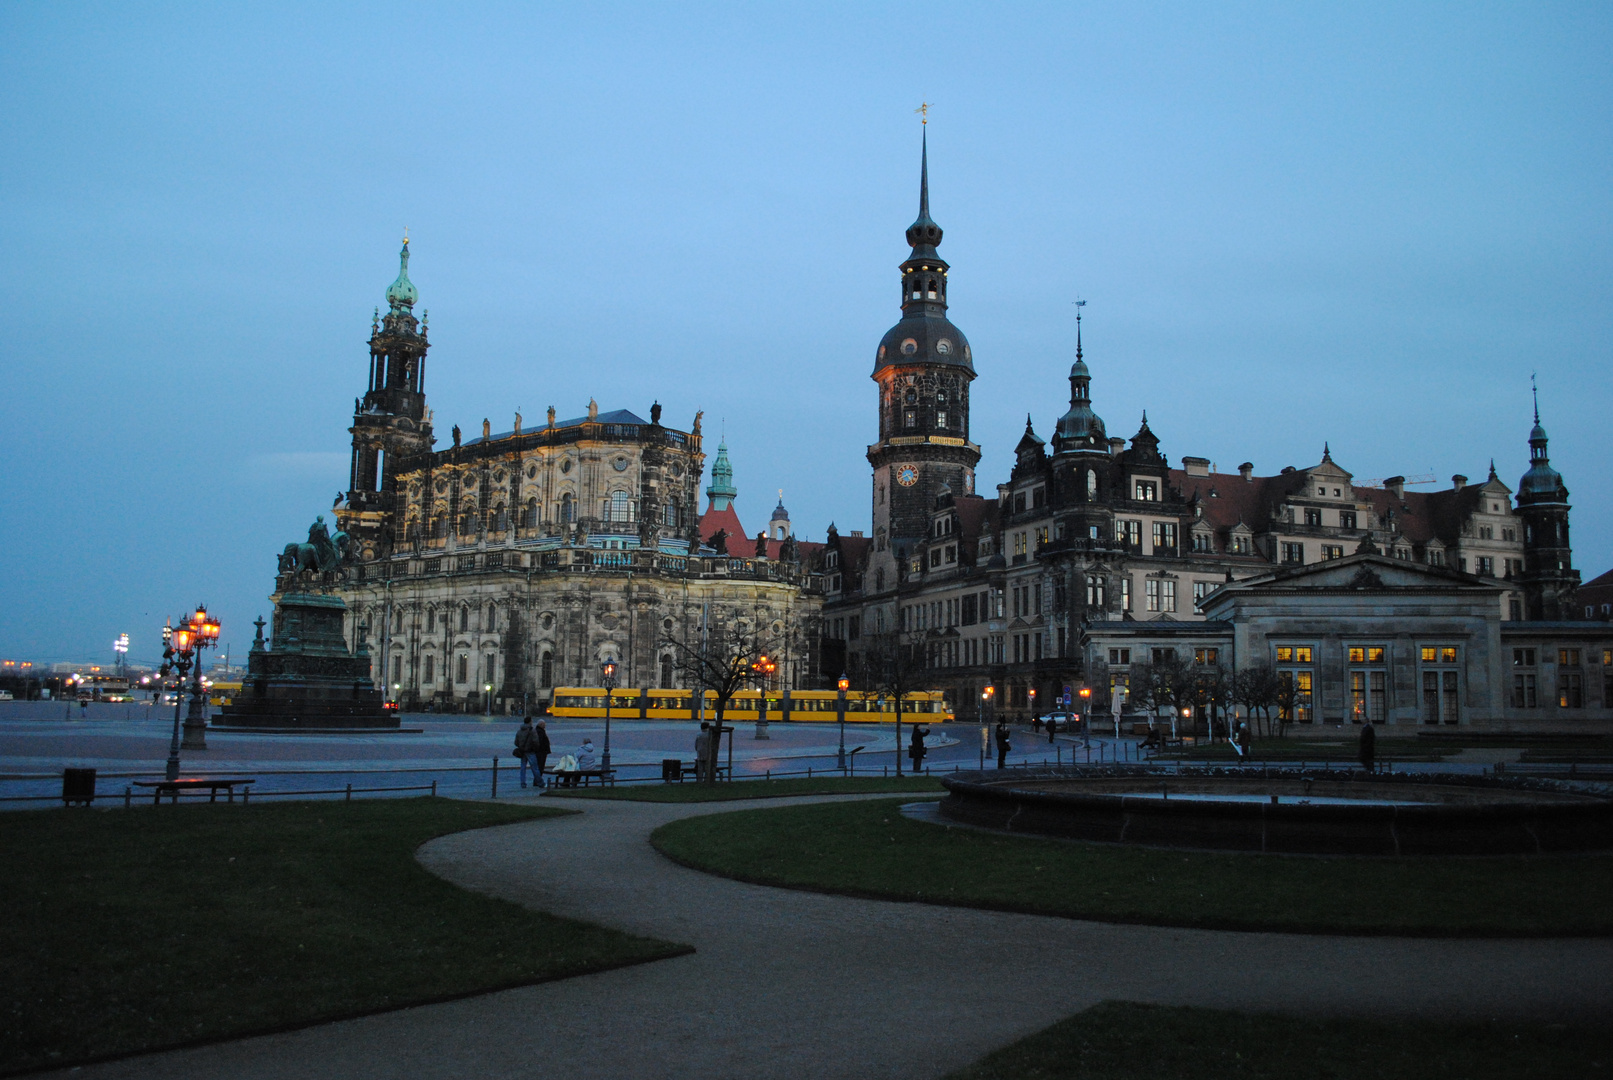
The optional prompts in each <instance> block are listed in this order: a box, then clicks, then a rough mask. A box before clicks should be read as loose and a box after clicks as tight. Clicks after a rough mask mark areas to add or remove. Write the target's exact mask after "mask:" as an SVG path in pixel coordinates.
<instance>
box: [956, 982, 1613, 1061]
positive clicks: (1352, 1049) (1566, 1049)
mask: <svg viewBox="0 0 1613 1080" xmlns="http://www.w3.org/2000/svg"><path fill="white" fill-rule="evenodd" d="M1610 1065H1613V1048H1610V1047H1609V1045H1608V1041H1607V1038H1606V1036H1605V1034H1604V1033H1602V1032H1600V1031H1596V1030H1593V1029H1591V1028H1589V1027H1569V1026H1566V1025H1561V1024H1550V1025H1548V1024H1519V1023H1506V1022H1502V1021H1492V1022H1490V1023H1487V1024H1451V1023H1430V1022H1421V1023H1378V1022H1372V1021H1364V1020H1301V1019H1293V1018H1290V1017H1283V1016H1247V1015H1244V1014H1241V1013H1233V1012H1221V1011H1219V1010H1214V1009H1186V1008H1166V1007H1162V1006H1155V1005H1136V1004H1132V1003H1129V1002H1116V1001H1109V1002H1104V1003H1103V1004H1101V1005H1097V1006H1094V1007H1093V1008H1090V1009H1088V1010H1086V1011H1085V1012H1082V1013H1077V1014H1076V1015H1075V1016H1072V1017H1070V1018H1069V1019H1068V1020H1062V1021H1060V1022H1059V1023H1057V1024H1054V1025H1053V1026H1052V1027H1050V1028H1047V1029H1045V1030H1043V1031H1039V1032H1037V1033H1036V1034H1035V1035H1032V1036H1030V1037H1029V1038H1026V1039H1022V1040H1020V1041H1019V1042H1017V1043H1015V1044H1013V1045H1012V1046H1008V1047H1004V1048H1003V1049H1001V1050H998V1051H996V1052H995V1053H993V1054H989V1055H987V1056H986V1057H985V1058H982V1059H981V1060H980V1061H978V1062H976V1063H975V1064H973V1065H971V1066H970V1067H969V1068H967V1069H963V1070H960V1071H958V1072H955V1073H952V1074H950V1075H949V1076H948V1077H947V1078H946V1080H1164V1078H1169V1080H1292V1078H1295V1077H1318V1078H1326V1080H1428V1078H1430V1077H1451V1078H1456V1077H1460V1078H1462V1080H1530V1078H1536V1077H1600V1076H1608V1075H1610V1073H1613V1068H1610Z"/></svg>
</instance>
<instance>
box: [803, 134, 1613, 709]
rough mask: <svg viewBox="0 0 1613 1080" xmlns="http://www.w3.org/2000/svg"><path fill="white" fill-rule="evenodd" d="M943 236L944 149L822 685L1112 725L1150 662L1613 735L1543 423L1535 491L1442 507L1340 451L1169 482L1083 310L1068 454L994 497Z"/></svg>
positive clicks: (905, 282)
mask: <svg viewBox="0 0 1613 1080" xmlns="http://www.w3.org/2000/svg"><path fill="white" fill-rule="evenodd" d="M941 237H942V230H941V227H940V226H939V225H937V224H936V223H935V221H934V220H932V219H931V217H930V206H929V170H928V154H927V151H926V154H925V157H924V161H923V164H921V168H920V183H919V213H918V218H917V220H916V221H914V222H913V224H912V225H911V226H909V227H908V230H907V235H906V238H907V243H908V245H909V246H910V247H911V249H912V250H911V254H910V256H909V257H908V259H907V260H906V261H905V262H903V263H902V264H901V266H900V275H901V290H902V291H901V311H902V317H901V320H900V321H899V322H897V323H896V325H895V326H893V327H892V328H891V329H890V330H889V331H888V332H887V333H886V334H885V336H884V337H883V338H882V339H881V340H880V342H879V344H878V346H877V347H876V350H875V353H874V357H873V370H872V372H871V375H872V378H873V381H874V382H875V384H876V386H877V399H876V400H877V409H876V416H877V434H878V438H877V440H876V441H875V442H874V443H873V444H872V445H870V446H869V448H868V462H869V464H870V465H871V466H872V468H873V473H872V485H871V492H870V494H871V511H872V532H871V534H870V535H863V534H862V533H861V532H857V533H852V534H851V535H849V536H847V535H840V534H838V533H836V532H835V531H834V530H833V529H832V528H831V531H830V535H829V538H828V542H827V544H826V546H825V548H824V550H823V551H822V552H821V553H819V554H818V555H817V557H816V558H817V563H818V569H819V570H820V572H821V574H822V580H823V583H824V590H825V603H824V610H823V618H824V631H825V639H826V640H825V641H824V646H823V664H824V669H825V670H826V671H829V670H838V669H840V668H844V670H845V671H846V672H847V673H848V674H849V675H850V677H851V679H852V681H853V684H854V685H856V684H858V683H859V682H866V681H868V680H870V679H872V678H873V672H872V670H871V669H872V667H873V666H874V665H875V662H876V658H877V663H878V664H883V665H887V666H888V664H889V663H890V660H889V658H890V657H891V656H892V655H893V654H894V655H899V656H901V657H902V658H903V661H904V662H905V663H908V664H912V665H916V666H920V667H923V668H925V669H927V671H926V681H929V682H931V683H933V684H934V685H936V686H938V687H941V688H944V689H946V690H947V691H948V692H949V695H950V697H951V699H952V702H953V705H954V708H955V709H956V711H957V714H958V716H959V717H960V718H969V719H974V718H976V717H984V716H986V715H988V714H989V711H991V710H994V711H995V712H996V713H998V714H1002V713H1004V712H1006V713H1007V714H1008V715H1011V716H1020V717H1023V716H1025V715H1027V714H1029V713H1031V712H1033V711H1034V712H1043V711H1046V710H1047V709H1048V708H1049V707H1051V706H1053V705H1054V703H1055V702H1058V701H1060V700H1061V699H1063V698H1064V696H1065V694H1066V693H1071V692H1074V691H1078V689H1079V688H1081V687H1083V686H1084V687H1087V688H1088V689H1089V690H1090V691H1091V692H1092V695H1093V698H1092V703H1093V704H1094V705H1095V706H1097V707H1098V708H1100V709H1107V708H1108V706H1109V703H1110V701H1111V699H1112V696H1113V695H1115V694H1117V693H1121V694H1124V693H1126V692H1127V691H1128V690H1129V686H1128V684H1129V681H1130V679H1131V676H1132V674H1133V673H1136V672H1139V670H1140V668H1141V666H1142V665H1144V664H1146V665H1149V666H1150V667H1153V668H1158V667H1159V666H1160V665H1162V664H1167V663H1170V664H1174V663H1176V662H1177V661H1181V662H1183V663H1191V664H1193V665H1195V667H1196V669H1197V670H1198V671H1199V672H1202V673H1203V674H1202V676H1201V683H1202V684H1203V685H1214V684H1216V683H1217V682H1219V683H1220V685H1221V686H1223V687H1224V686H1225V685H1227V683H1228V681H1229V678H1230V676H1232V675H1233V674H1234V673H1236V672H1238V671H1242V670H1245V669H1247V668H1249V667H1251V666H1253V665H1264V666H1270V667H1272V668H1273V669H1274V672H1275V674H1276V675H1277V676H1278V677H1279V678H1280V679H1281V680H1282V683H1283V684H1284V686H1285V687H1286V688H1288V690H1289V691H1290V693H1286V694H1285V697H1286V698H1288V705H1287V706H1286V707H1285V709H1284V711H1285V712H1286V713H1287V717H1286V718H1287V719H1289V720H1292V721H1293V722H1295V723H1296V724H1298V725H1301V728H1302V730H1324V729H1325V725H1342V724H1348V723H1352V722H1353V723H1363V722H1365V721H1367V720H1371V721H1373V722H1375V723H1389V724H1402V725H1413V726H1421V725H1434V726H1441V727H1442V726H1443V725H1476V726H1485V725H1492V726H1504V727H1509V728H1514V727H1519V726H1524V727H1528V726H1537V727H1538V726H1548V727H1550V726H1557V727H1562V726H1566V727H1570V728H1577V729H1584V728H1585V726H1586V725H1587V724H1589V725H1592V726H1598V727H1604V728H1606V727H1609V726H1613V725H1610V724H1609V721H1613V633H1610V627H1609V624H1608V623H1607V622H1605V621H1603V622H1593V621H1588V620H1589V619H1591V618H1592V617H1593V613H1594V612H1596V611H1597V610H1598V608H1597V605H1598V603H1600V601H1599V600H1596V599H1594V598H1591V597H1587V598H1586V599H1585V602H1584V603H1581V602H1579V601H1577V600H1576V598H1575V593H1576V588H1577V587H1578V584H1579V572H1578V571H1577V570H1575V569H1574V568H1573V557H1572V551H1571V549H1570V545H1569V532H1568V516H1569V503H1568V489H1567V487H1566V485H1565V484H1564V482H1563V478H1562V477H1561V476H1560V475H1559V474H1558V473H1557V471H1556V470H1554V469H1553V468H1552V467H1551V464H1550V461H1549V460H1548V457H1547V436H1546V431H1545V428H1544V427H1543V426H1542V425H1541V423H1540V416H1539V408H1538V405H1537V406H1536V410H1535V422H1534V427H1533V429H1532V430H1530V432H1529V435H1528V441H1529V456H1530V466H1529V470H1528V471H1527V472H1526V473H1525V474H1524V475H1523V477H1522V479H1521V480H1520V481H1519V484H1518V490H1517V491H1516V493H1514V491H1513V490H1512V488H1510V487H1509V486H1508V485H1507V484H1506V483H1505V482H1504V481H1502V480H1501V478H1500V477H1499V476H1497V474H1496V471H1495V468H1494V465H1493V463H1492V465H1491V467H1490V469H1489V471H1488V475H1487V476H1486V477H1485V478H1484V479H1483V480H1481V481H1479V482H1477V483H1472V482H1470V481H1469V478H1468V477H1465V476H1454V477H1452V478H1451V486H1450V488H1448V489H1446V490H1442V491H1415V490H1412V488H1413V487H1415V486H1417V484H1418V481H1408V480H1407V479H1406V478H1404V477H1390V478H1387V479H1384V480H1381V481H1369V482H1367V483H1358V482H1356V480H1355V478H1354V477H1353V476H1352V474H1351V473H1350V472H1349V471H1348V470H1347V469H1346V468H1344V467H1343V466H1342V465H1340V464H1339V463H1338V462H1336V461H1334V460H1333V456H1332V454H1331V453H1330V452H1329V450H1328V448H1327V447H1326V446H1325V445H1324V446H1323V448H1322V454H1321V460H1320V461H1319V462H1316V463H1315V464H1311V465H1308V466H1304V467H1288V468H1284V469H1282V470H1281V471H1280V472H1279V473H1277V474H1276V475H1267V476H1257V475H1255V468H1254V466H1253V465H1252V464H1251V463H1248V462H1245V463H1244V464H1242V465H1240V466H1239V467H1238V469H1237V471H1236V472H1231V473H1226V472H1220V471H1217V470H1216V469H1215V468H1214V466H1213V465H1212V464H1211V462H1209V461H1208V460H1206V459H1205V458H1202V457H1183V458H1182V459H1181V461H1180V465H1179V466H1173V465H1172V464H1171V463H1170V462H1169V461H1168V459H1167V458H1166V456H1165V454H1164V453H1163V452H1162V451H1161V443H1160V439H1159V437H1158V436H1157V435H1156V434H1155V433H1154V432H1153V430H1152V429H1151V428H1150V427H1149V424H1148V417H1147V415H1146V413H1145V414H1144V415H1143V417H1142V420H1141V423H1140V425H1139V427H1138V428H1137V431H1136V433H1135V434H1134V435H1133V436H1132V437H1131V439H1130V440H1129V441H1128V440H1126V439H1124V438H1118V437H1112V436H1111V435H1110V433H1109V431H1108V428H1107V426H1106V424H1105V422H1104V420H1103V419H1102V418H1101V417H1100V416H1099V415H1098V414H1097V412H1095V411H1094V408H1093V393H1092V382H1093V375H1092V369H1091V368H1090V367H1089V366H1088V364H1087V362H1086V360H1085V357H1084V355H1083V350H1082V344H1081V324H1080V315H1079V314H1078V315H1077V318H1076V325H1075V333H1074V335H1073V340H1072V341H1071V342H1070V350H1071V353H1072V354H1073V359H1074V363H1073V365H1072V366H1071V368H1070V377H1069V407H1068V409H1067V411H1065V412H1064V413H1063V415H1061V416H1059V417H1058V418H1057V420H1056V422H1054V423H1053V425H1052V428H1051V432H1050V434H1051V439H1052V441H1051V446H1049V444H1048V442H1047V441H1046V440H1044V439H1043V438H1042V437H1041V436H1040V435H1038V434H1037V433H1036V430H1035V424H1034V423H1033V421H1032V419H1031V417H1029V416H1027V418H1026V423H1025V433H1024V435H1023V436H1022V437H1021V438H1020V440H1019V444H1018V446H1017V447H1016V448H1015V459H1014V465H1013V469H1012V472H1011V474H1010V475H1009V477H1008V478H1007V481H1006V482H1005V483H1001V484H998V485H997V486H996V491H995V492H994V493H993V494H990V495H981V494H977V493H976V490H975V482H976V477H975V466H976V464H977V462H978V461H979V460H980V447H979V446H978V445H976V444H975V443H973V442H971V441H970V438H969V386H970V383H971V382H972V381H973V380H974V378H975V374H976V372H975V367H974V355H973V352H972V349H971V347H970V344H969V341H968V339H967V338H966V337H965V336H964V334H963V333H962V331H960V330H959V329H958V327H957V326H955V325H954V324H953V323H952V322H951V321H950V320H949V319H948V318H947V306H948V292H947V273H948V269H949V267H948V264H947V263H946V261H945V260H943V259H942V258H941V256H940V254H939V251H938V246H939V245H940V243H941ZM1520 426H1521V425H1520ZM1044 430H1046V429H1044ZM1428 479H1430V480H1431V479H1432V478H1428ZM1582 612H1583V615H1582ZM1178 670H1180V669H1179V668H1178ZM988 688H989V690H990V695H989V697H987V696H986V695H985V692H986V691H987V690H988ZM1200 704H1201V705H1202V704H1203V702H1202V699H1201V701H1200ZM1223 704H1224V701H1223ZM1305 725H1314V726H1312V727H1310V728H1305V727H1304V726H1305Z"/></svg>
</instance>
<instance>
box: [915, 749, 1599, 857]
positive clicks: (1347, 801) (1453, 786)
mask: <svg viewBox="0 0 1613 1080" xmlns="http://www.w3.org/2000/svg"><path fill="white" fill-rule="evenodd" d="M1006 773H1007V774H1006V775H1005V772H1004V771H986V772H974V773H957V774H954V775H952V776H948V777H944V778H942V781H941V782H942V784H943V785H944V786H945V787H946V789H947V796H946V798H944V799H942V800H941V804H940V811H941V813H942V815H943V816H945V817H947V818H949V819H950V820H953V821H957V822H959V823H961V824H968V825H977V826H982V827H985V828H991V829H1001V830H1005V831H1008V832H1016V833H1031V834H1036V835H1042V836H1056V837H1063V838H1066V839H1074V840H1090V841H1099V842H1107V843H1120V844H1140V845H1146V846H1154V847H1176V848H1197V849H1207V850H1220V851H1248V852H1274V853H1286V854H1310V855H1519V854H1547V853H1559V852H1586V851H1607V850H1613V792H1610V790H1609V789H1608V788H1607V787H1606V786H1605V785H1598V784H1588V783H1574V782H1571V781H1551V780H1539V779H1534V778H1530V779H1500V778H1491V777H1477V776H1461V775H1452V774H1404V775H1395V776H1379V777H1372V778H1368V777H1366V776H1365V775H1364V774H1362V773H1359V772H1357V773H1354V774H1350V773H1345V772H1342V771H1335V772H1328V771H1325V770H1317V771H1306V772H1301V771H1299V770H1281V769H1271V770H1268V771H1267V773H1266V775H1264V776H1255V775H1251V774H1248V773H1237V772H1233V771H1231V770H1204V771H1202V772H1181V773H1179V774H1178V773H1164V772H1160V771H1155V770H1153V769H1150V768H1148V767H1146V766H1145V767H1140V768H1139V767H1135V766H1134V767H1130V768H1127V767H1124V766H1119V767H1101V768H1100V767H1088V766H1074V767H1066V768H1063V769H1048V770H1026V771H1023V772H1021V771H1019V770H1008V771H1006ZM1274 796H1275V801H1273V797H1274Z"/></svg>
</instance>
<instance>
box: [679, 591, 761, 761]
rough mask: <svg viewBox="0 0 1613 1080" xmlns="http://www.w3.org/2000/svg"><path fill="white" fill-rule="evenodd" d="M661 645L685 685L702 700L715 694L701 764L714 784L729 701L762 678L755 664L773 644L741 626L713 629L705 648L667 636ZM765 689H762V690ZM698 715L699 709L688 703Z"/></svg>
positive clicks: (708, 634) (736, 624) (698, 644)
mask: <svg viewBox="0 0 1613 1080" xmlns="http://www.w3.org/2000/svg"><path fill="white" fill-rule="evenodd" d="M662 644H663V645H664V646H665V648H666V649H668V650H670V651H671V653H672V666H673V668H674V669H676V671H677V672H678V674H679V676H681V680H682V682H683V685H684V686H687V687H688V688H689V689H691V690H693V691H694V692H695V694H696V695H698V696H699V697H698V699H697V700H701V699H704V696H705V692H706V691H707V690H710V691H711V692H712V693H713V694H714V695H716V699H717V701H716V711H717V726H716V728H715V729H713V731H712V733H711V734H712V737H711V738H709V739H707V740H706V757H707V760H706V761H703V762H701V763H700V765H701V769H702V770H703V776H704V778H705V780H706V782H707V783H710V784H714V783H716V782H717V762H718V759H719V752H720V750H721V747H722V729H723V717H724V716H725V715H726V714H727V712H728V705H729V702H731V701H733V699H734V695H735V694H737V693H739V691H741V690H743V689H745V688H746V687H747V686H750V685H751V684H752V683H755V682H758V681H759V680H760V678H761V676H759V675H758V674H757V672H756V671H755V665H756V662H757V661H758V660H760V659H761V658H762V657H763V656H767V655H771V654H772V653H773V652H774V649H773V647H772V643H771V642H769V641H766V640H764V639H763V638H762V637H761V635H759V634H757V633H755V632H753V631H750V630H748V629H747V628H746V626H745V625H744V624H743V623H740V622H734V623H731V624H728V625H726V626H722V625H719V626H716V627H712V628H711V629H710V630H709V631H708V633H707V634H706V641H705V644H704V647H702V645H701V644H700V643H699V642H695V643H694V644H690V643H689V642H686V641H681V640H679V639H678V638H676V637H672V636H670V635H668V636H667V637H666V638H665V639H663V642H662ZM764 690H765V688H764ZM690 704H691V708H692V709H693V710H695V711H696V712H698V710H699V706H698V704H697V703H696V702H691V703H690Z"/></svg>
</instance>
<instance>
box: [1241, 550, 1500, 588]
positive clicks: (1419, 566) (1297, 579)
mask: <svg viewBox="0 0 1613 1080" xmlns="http://www.w3.org/2000/svg"><path fill="white" fill-rule="evenodd" d="M1227 587H1228V588H1233V589H1238V590H1240V591H1243V590H1247V591H1256V590H1260V589H1283V590H1285V591H1286V590H1292V589H1365V590H1380V589H1427V588H1431V587H1432V588H1440V587H1445V588H1463V587H1475V588H1486V587H1489V586H1486V585H1485V584H1484V583H1483V582H1481V581H1479V580H1478V579H1477V578H1474V577H1472V576H1471V575H1468V574H1464V573H1461V572H1459V571H1456V570H1452V569H1450V568H1449V567H1444V566H1428V565H1426V564H1424V563H1415V562H1406V561H1405V560H1402V559H1393V558H1389V557H1387V556H1384V555H1376V554H1360V555H1349V556H1346V557H1344V558H1342V559H1329V560H1327V561H1325V562H1319V563H1311V564H1309V565H1307V566H1303V567H1296V568H1294V569H1292V570H1282V571H1278V572H1276V573H1272V574H1264V575H1261V576H1260V577H1257V578H1249V579H1246V580H1245V581H1241V582H1235V583H1233V584H1231V585H1229V586H1227Z"/></svg>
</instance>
